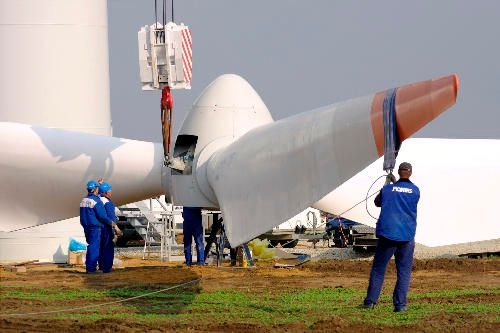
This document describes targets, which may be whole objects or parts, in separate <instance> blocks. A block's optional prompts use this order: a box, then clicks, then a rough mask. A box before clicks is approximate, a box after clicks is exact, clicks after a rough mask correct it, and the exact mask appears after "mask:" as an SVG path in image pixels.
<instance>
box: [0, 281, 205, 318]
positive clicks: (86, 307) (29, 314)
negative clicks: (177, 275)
mask: <svg viewBox="0 0 500 333" xmlns="http://www.w3.org/2000/svg"><path fill="white" fill-rule="evenodd" d="M199 281H201V278H200V279H194V280H191V281H188V282H184V283H181V284H178V285H175V286H171V287H168V288H164V289H161V290H157V291H152V292H150V293H147V294H143V295H138V296H133V297H129V298H125V299H120V300H117V301H111V302H105V303H100V304H92V305H85V306H79V307H76V308H69V309H60V310H52V311H42V312H29V313H5V314H4V313H0V316H5V317H8V316H12V317H14V316H32V315H41V314H54V313H63V312H71V311H77V310H86V309H93V308H98V307H102V306H105V305H110V304H118V303H123V302H128V301H131V300H133V299H138V298H143V297H146V296H150V295H153V294H159V293H162V292H165V291H168V290H172V289H177V288H181V287H184V286H187V285H189V284H192V283H195V282H199Z"/></svg>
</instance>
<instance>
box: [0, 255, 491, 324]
mask: <svg viewBox="0 0 500 333" xmlns="http://www.w3.org/2000/svg"><path fill="white" fill-rule="evenodd" d="M272 265H273V262H262V263H259V264H258V267H257V268H253V269H251V268H248V269H243V268H230V267H221V268H216V267H208V266H205V267H192V268H186V267H183V266H182V265H174V264H165V263H161V262H158V261H142V260H138V259H126V260H125V268H122V269H117V270H115V271H114V272H112V273H111V274H94V275H87V274H85V273H84V269H83V268H81V267H71V268H63V267H59V266H56V265H44V266H43V265H40V266H37V265H33V266H30V267H29V268H28V272H27V273H11V272H7V271H5V270H4V269H2V270H1V271H0V274H1V282H0V287H1V289H0V291H1V292H2V294H1V295H0V330H1V331H2V332H53V331H59V332H70V331H80V332H86V331H94V332H95V331H103V332H125V331H127V332H128V331H138V332H139V331H146V330H147V331H156V332H164V331H175V332H198V331H199V332H204V331H210V332H283V331H286V332H303V331H308V330H311V331H315V332H350V331H352V332H374V331H384V332H401V331H412V332H435V331H437V332H495V331H496V332H499V331H500V260H492V259H460V260H455V259H453V260H450V259H436V260H416V261H415V264H414V271H413V275H412V283H411V287H410V302H409V308H410V311H408V314H406V315H405V316H406V317H404V319H401V318H403V317H397V314H393V313H392V311H391V310H392V305H391V300H390V295H391V292H392V288H393V287H394V284H395V275H396V273H395V268H394V264H393V263H391V264H390V266H389V269H388V272H387V276H386V282H385V285H384V290H383V295H385V296H383V297H382V299H381V301H380V304H379V305H378V306H377V307H379V308H380V309H381V310H377V308H376V309H375V310H373V311H372V312H371V313H369V314H367V310H361V309H357V308H356V306H355V305H357V304H359V303H361V302H362V294H363V293H364V290H365V289H366V286H367V280H368V275H369V271H370V267H371V262H370V261H356V260H342V261H340V260H327V261H319V262H309V263H306V264H304V265H302V266H299V267H297V268H293V269H276V268H273V267H272ZM189 281H194V282H192V283H190V284H189V285H187V286H186V287H183V288H182V289H183V290H184V291H183V292H182V293H179V294H176V296H175V295H174V296H175V297H181V298H182V302H181V303H182V306H179V304H181V303H179V302H178V301H177V303H175V304H177V305H176V306H175V307H170V308H169V309H170V310H168V311H166V310H164V309H165V308H164V307H161V306H160V305H158V304H159V303H158V302H167V301H168V302H170V303H169V304H174V303H172V302H173V301H172V299H166V298H165V299H164V298H155V299H154V301H155V302H156V303H154V304H153V303H151V302H150V298H148V297H144V298H140V299H136V300H131V301H127V302H124V303H118V304H112V305H106V306H103V307H98V308H89V309H81V310H77V311H71V312H64V313H59V314H53V313H51V314H30V315H22V316H21V315H11V314H26V313H34V312H44V311H51V310H61V309H69V308H74V307H81V306H86V305H91V304H100V303H104V302H113V301H117V300H118V301H119V300H123V299H125V298H127V297H128V296H133V295H137V293H135V294H134V291H137V292H138V293H139V294H140V293H142V294H144V293H146V292H148V291H149V292H151V291H156V290H160V289H162V288H166V287H169V286H175V285H177V284H180V283H184V282H189ZM117 290H118V291H119V292H118V293H113V292H114V291H117ZM335 290H338V291H339V294H338V295H343V294H342V293H345V292H350V293H352V294H350V295H351V296H349V297H348V298H345V299H343V300H341V298H340V297H341V296H338V297H339V298H338V302H339V303H337V306H340V307H341V308H339V309H334V307H335V304H336V302H335V300H336V298H335V297H337V296H335V295H334V294H333V293H334V292H335ZM125 291H126V292H125ZM305 291H308V292H309V291H311V292H310V294H307V295H306V294H304V295H306V296H303V297H302V296H300V295H302V294H303V293H304V292H305ZM340 291H342V293H340ZM301 293H302V294H301ZM412 294H414V295H415V297H416V298H415V299H412V298H411V295H412ZM276 295H282V296H280V297H281V298H280V302H282V301H281V300H285V299H288V298H284V297H285V296H286V297H289V299H292V300H294V302H293V303H294V304H289V303H287V302H288V301H283V302H284V303H279V305H278V303H276V302H278V301H276V299H277V298H276ZM283 295H284V296H283ZM296 295H299V296H300V297H299V296H297V297H295V296H296ZM311 295H313V296H314V295H319V296H320V297H327V298H328V297H330V298H328V300H327V298H325V302H324V304H319V306H324V307H325V309H328V310H329V311H330V310H331V311H335V312H331V311H330V312H328V311H327V312H328V313H325V314H324V316H323V315H321V314H320V313H318V311H317V310H315V309H317V308H315V306H318V304H316V303H314V302H317V300H315V299H312V298H311V297H313V296H311ZM325 295H326V296H325ZM157 296H158V297H160V294H157ZM174 296H172V297H174ZM417 296H418V297H417ZM231 297H232V298H231ZM241 297H245V299H243V298H241ZM290 297H292V298H290ZM293 297H295V298H293ZM301 297H302V298H301ZM332 297H333V298H332ZM229 298H231V299H230V300H229ZM217 300H219V301H217ZM226 300H227V302H228V303H227V304H225V305H223V307H221V308H220V309H221V311H219V310H217V311H212V310H213V309H215V307H216V306H222V305H221V303H220V302H225V301H226ZM211 302H212V303H211ZM217 302H219V303H217ZM231 302H233V303H231ZM245 302H248V304H249V305H248V307H249V308H248V309H247V310H244V311H243V310H242V311H240V312H237V311H236V310H235V309H234V307H237V306H238V304H240V303H241V304H243V303H245ZM273 302H275V303H273ZM301 302H304V309H305V310H304V311H306V312H307V311H310V313H309V314H308V313H305V314H304V311H301V309H300V307H301ZM307 302H309V303H307ZM341 302H345V303H341ZM264 303H265V304H267V305H266V306H264V305H263V304H264ZM261 305H262V306H261ZM279 306H281V307H282V308H283V309H285V308H286V309H285V310H283V311H282V310H280V309H281V308H278V307H279ZM288 306H296V308H290V309H292V310H290V309H288ZM307 306H309V307H307ZM412 306H413V309H412ZM426 306H427V307H426ZM429 306H430V307H429ZM342 307H343V308H342ZM174 308H175V311H174V310H172V309H174ZM211 308H212V309H211ZM257 308H258V309H257ZM424 308H425V309H430V310H426V311H428V312H426V314H425V316H424V317H422V316H421V314H420V312H419V311H420V310H422V309H424ZM476 308H477V309H476ZM155 309H157V310H155ZM256 309H257V310H256ZM307 309H309V310H307ZM471 309H472V310H471ZM238 311H239V310H238ZM252 311H254V312H252ZM255 311H257V312H255ZM280 311H282V312H280ZM290 311H292V312H290ZM293 311H296V312H293ZM343 311H345V312H343ZM412 311H413V312H412ZM429 311H430V312H429ZM204 313H205V314H206V315H205V316H204ZM249 313H250V314H251V315H249ZM226 314H227V315H226ZM231 314H232V315H233V316H232V317H231ZM358 315H359V316H360V317H359V318H358V319H359V320H358V319H356V318H357V316H358ZM419 316H420V317H419ZM273 318H276V320H274V319H273Z"/></svg>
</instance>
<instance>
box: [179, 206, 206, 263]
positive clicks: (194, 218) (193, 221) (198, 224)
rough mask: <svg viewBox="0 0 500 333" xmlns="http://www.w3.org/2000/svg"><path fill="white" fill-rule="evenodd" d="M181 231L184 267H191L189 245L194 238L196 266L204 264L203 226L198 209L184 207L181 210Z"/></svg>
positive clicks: (191, 260)
mask: <svg viewBox="0 0 500 333" xmlns="http://www.w3.org/2000/svg"><path fill="white" fill-rule="evenodd" d="M182 218H183V219H184V222H183V223H182V231H183V233H184V256H185V258H186V265H188V266H191V264H192V262H193V259H192V255H191V244H192V241H193V240H192V239H193V237H194V242H195V244H196V264H197V265H204V264H205V249H204V245H203V224H202V221H201V208H200V207H184V208H183V209H182Z"/></svg>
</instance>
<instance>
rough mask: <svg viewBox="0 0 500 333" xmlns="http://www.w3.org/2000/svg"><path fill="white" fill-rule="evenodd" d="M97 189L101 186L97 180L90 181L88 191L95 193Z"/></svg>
mask: <svg viewBox="0 0 500 333" xmlns="http://www.w3.org/2000/svg"><path fill="white" fill-rule="evenodd" d="M97 187H99V184H98V183H97V182H96V181H95V180H89V181H88V182H87V191H93V190H95V189H96V188H97Z"/></svg>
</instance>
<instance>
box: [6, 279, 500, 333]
mask: <svg viewBox="0 0 500 333" xmlns="http://www.w3.org/2000/svg"><path fill="white" fill-rule="evenodd" d="M150 291H152V290H151V289H148V288H147V287H142V289H141V288H139V289H138V288H137V287H136V288H134V289H133V290H130V289H117V290H112V291H97V290H91V289H80V290H56V289H44V288H26V287H22V286H9V287H5V286H2V287H0V304H1V302H2V300H16V301H19V300H21V301H23V300H24V302H28V304H29V303H31V301H33V300H37V301H41V302H43V303H44V304H45V305H46V306H47V309H51V310H52V309H58V308H60V307H61V305H59V303H60V302H59V301H62V300H65V301H70V300H73V301H74V302H71V304H74V305H73V306H80V305H87V304H97V303H100V302H106V301H109V300H118V299H123V298H127V297H132V296H137V295H142V294H145V293H147V292H150ZM498 294H500V289H498V288H496V289H451V290H440V291H434V292H427V293H414V292H411V293H410V295H409V300H410V307H409V311H407V312H406V313H403V314H398V313H393V312H392V304H391V302H390V296H389V295H384V296H383V297H382V298H381V304H379V305H378V306H377V307H376V309H375V310H374V311H367V310H360V309H358V308H357V305H358V304H359V303H361V301H362V299H363V296H364V290H360V289H355V288H309V289H300V290H296V291H284V292H275V293H270V292H267V293H266V292H259V293H249V292H238V291H234V290H219V291H215V292H205V293H197V292H196V291H193V290H189V289H187V290H179V291H178V292H169V293H159V294H154V295H150V296H148V297H146V298H142V299H137V300H132V301H129V302H124V303H120V304H114V305H112V306H105V307H103V308H99V309H87V310H85V311H78V312H68V313H60V314H57V315H51V317H52V318H55V319H70V320H83V321H92V322H93V321H97V320H101V319H107V318H116V319H121V320H125V321H134V322H139V323H141V322H148V321H151V320H154V321H155V322H169V323H178V324H188V323H192V322H198V323H223V322H239V323H249V324H260V325H262V324H264V325H280V324H288V323H293V322H302V323H305V325H307V326H312V325H314V324H315V323H316V322H318V321H321V320H338V319H339V318H342V320H346V321H348V322H353V323H356V322H359V323H371V324H378V325H388V326H399V325H405V324H417V323H420V322H423V321H425V320H426V319H427V318H430V317H431V316H434V315H436V314H462V315H464V316H468V315H471V314H481V315H484V316H482V317H481V318H482V319H481V320H489V321H491V322H496V323H498V322H500V316H499V315H498V314H499V313H500V303H485V304H481V303H477V302H474V301H468V300H467V299H465V300H461V302H460V303H458V304H457V302H453V300H454V299H456V298H457V297H461V296H464V295H477V296H480V295H498ZM439 300H440V301H439ZM443 300H448V301H450V303H448V302H446V301H444V302H443ZM25 305H27V304H25ZM45 305H44V306H45ZM66 306H68V305H66ZM36 310H40V311H42V310H43V309H40V306H38V307H37V309H32V311H36Z"/></svg>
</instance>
